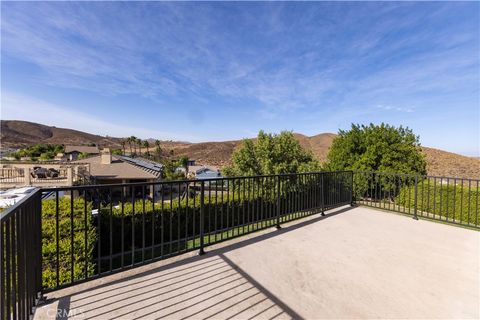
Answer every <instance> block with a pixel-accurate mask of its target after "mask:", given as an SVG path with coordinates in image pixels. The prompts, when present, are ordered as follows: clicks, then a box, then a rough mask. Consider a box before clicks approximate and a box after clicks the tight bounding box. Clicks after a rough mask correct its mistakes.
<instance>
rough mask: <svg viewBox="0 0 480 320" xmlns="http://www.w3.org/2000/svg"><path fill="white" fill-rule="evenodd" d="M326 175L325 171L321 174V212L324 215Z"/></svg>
mask: <svg viewBox="0 0 480 320" xmlns="http://www.w3.org/2000/svg"><path fill="white" fill-rule="evenodd" d="M324 176H325V173H323V172H322V173H321V174H320V189H321V193H320V197H321V199H320V201H321V203H320V206H321V208H322V211H321V214H322V216H324V215H325V179H324Z"/></svg>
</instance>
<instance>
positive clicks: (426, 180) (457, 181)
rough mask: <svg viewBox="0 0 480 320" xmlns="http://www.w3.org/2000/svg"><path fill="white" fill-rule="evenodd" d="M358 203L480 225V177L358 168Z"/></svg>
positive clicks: (356, 192) (430, 217)
mask: <svg viewBox="0 0 480 320" xmlns="http://www.w3.org/2000/svg"><path fill="white" fill-rule="evenodd" d="M353 179H354V192H353V194H354V198H355V199H354V201H355V203H356V204H360V205H366V206H369V207H375V208H381V209H385V210H390V211H395V212H399V213H403V214H409V215H412V216H413V217H414V218H416V219H418V217H420V218H426V219H433V220H440V221H443V222H447V223H451V224H457V225H462V226H466V227H471V228H476V229H480V221H479V218H480V217H479V195H480V189H479V185H480V180H478V179H464V178H452V177H435V176H423V175H412V174H398V173H387V172H368V171H355V172H354V174H353Z"/></svg>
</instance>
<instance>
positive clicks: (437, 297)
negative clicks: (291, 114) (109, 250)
mask: <svg viewBox="0 0 480 320" xmlns="http://www.w3.org/2000/svg"><path fill="white" fill-rule="evenodd" d="M479 263H480V233H479V232H476V231H472V230H467V229H462V228H458V227H453V226H448V225H444V224H439V223H434V222H430V221H415V220H413V219H411V218H409V217H404V216H400V215H396V214H393V213H386V212H381V211H377V210H372V209H367V208H363V207H359V208H354V209H351V210H349V209H347V208H343V209H340V210H337V211H333V212H332V213H330V214H329V215H328V216H327V217H325V218H321V217H319V216H314V217H311V218H307V219H304V220H300V221H298V222H294V223H290V224H286V225H284V227H283V229H281V230H278V231H277V230H275V229H273V228H272V229H270V230H266V231H264V232H260V233H257V234H254V235H250V236H247V237H244V238H238V239H236V240H233V241H230V242H226V243H224V244H222V245H217V246H215V247H210V248H208V253H207V254H206V255H204V256H201V257H199V256H196V255H195V254H194V253H189V254H186V255H183V256H179V257H176V258H172V259H168V260H164V261H161V262H158V263H153V264H150V265H147V266H142V267H139V268H135V269H132V270H129V271H126V272H122V273H119V274H115V275H112V276H109V277H104V278H101V279H98V280H94V281H90V282H87V283H84V284H81V285H77V286H74V287H71V288H67V289H64V290H59V291H56V292H53V293H51V294H49V295H48V296H47V298H48V299H49V302H47V303H46V304H45V305H43V306H41V307H39V308H37V310H36V313H35V319H53V318H57V319H61V318H67V317H66V315H67V314H68V315H69V318H74V319H93V318H95V319H150V318H164V319H187V318H188V319H206V318H210V319H273V318H280V319H283V318H285V319H287V318H295V319H302V318H303V319H413V318H415V319H478V318H479V317H480V286H479V282H480V279H479V277H480V270H479ZM57 312H58V313H57Z"/></svg>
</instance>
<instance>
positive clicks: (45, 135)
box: [0, 120, 119, 148]
mask: <svg viewBox="0 0 480 320" xmlns="http://www.w3.org/2000/svg"><path fill="white" fill-rule="evenodd" d="M0 140H1V146H2V148H7V147H24V146H29V145H32V144H37V143H51V144H71V145H90V144H97V145H99V146H119V139H117V138H109V137H102V136H99V135H94V134H90V133H86V132H82V131H77V130H72V129H66V128H57V127H51V126H46V125H43V124H39V123H33V122H28V121H17V120H1V123H0Z"/></svg>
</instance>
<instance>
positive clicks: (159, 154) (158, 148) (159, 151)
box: [155, 139, 162, 160]
mask: <svg viewBox="0 0 480 320" xmlns="http://www.w3.org/2000/svg"><path fill="white" fill-rule="evenodd" d="M155 153H156V154H157V158H158V160H160V159H161V158H162V147H161V146H160V140H158V139H157V140H155Z"/></svg>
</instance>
